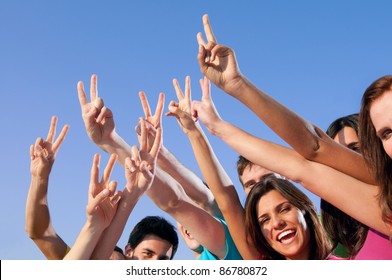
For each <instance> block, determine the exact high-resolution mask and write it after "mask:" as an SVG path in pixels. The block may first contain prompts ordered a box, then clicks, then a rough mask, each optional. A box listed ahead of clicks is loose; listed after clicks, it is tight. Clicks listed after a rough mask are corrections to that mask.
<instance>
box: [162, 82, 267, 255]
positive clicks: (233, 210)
mask: <svg viewBox="0 0 392 280" xmlns="http://www.w3.org/2000/svg"><path fill="white" fill-rule="evenodd" d="M186 84H187V86H186V91H187V92H186V93H185V97H184V95H183V93H182V91H181V90H180V88H179V86H178V83H174V85H175V88H176V93H177V97H178V99H179V101H180V102H181V101H182V100H183V99H184V98H186V99H189V102H190V79H189V78H187V79H186ZM201 86H202V91H203V92H204V91H209V81H208V80H206V79H205V80H202V81H201ZM169 111H170V113H169V115H173V116H175V117H176V118H177V119H178V123H179V124H180V126H181V128H182V129H183V130H184V132H185V134H186V135H187V136H188V138H189V140H190V142H191V145H192V148H193V151H194V154H195V157H196V160H197V162H198V164H199V167H200V169H201V172H202V174H203V177H204V179H205V180H206V182H207V185H208V186H209V188H210V190H211V191H212V193H213V195H214V197H215V199H216V201H217V203H218V206H219V209H220V210H221V212H222V214H223V217H224V218H225V220H226V222H227V225H228V228H229V231H230V234H231V237H232V238H233V240H234V242H235V244H236V246H237V249H238V251H239V252H240V254H241V256H242V257H243V258H244V259H257V258H258V257H259V256H260V253H259V252H257V251H256V250H255V249H254V247H253V246H252V245H251V244H249V243H248V242H247V241H246V232H245V226H244V225H245V213H244V209H243V207H242V205H241V202H240V200H239V197H238V194H237V192H236V190H235V188H234V186H233V183H232V181H231V179H230V178H229V177H228V175H227V174H226V172H225V170H224V169H223V167H222V165H221V164H220V162H219V161H218V159H217V157H216V156H215V153H214V151H213V149H212V148H211V146H210V144H209V142H208V139H207V137H206V136H205V135H204V133H203V131H202V129H201V127H200V126H199V125H198V124H197V123H195V122H194V120H193V119H192V112H191V108H190V106H189V105H188V106H183V104H182V103H181V104H180V103H178V102H174V101H172V102H171V103H170V105H169ZM197 113H198V112H197Z"/></svg>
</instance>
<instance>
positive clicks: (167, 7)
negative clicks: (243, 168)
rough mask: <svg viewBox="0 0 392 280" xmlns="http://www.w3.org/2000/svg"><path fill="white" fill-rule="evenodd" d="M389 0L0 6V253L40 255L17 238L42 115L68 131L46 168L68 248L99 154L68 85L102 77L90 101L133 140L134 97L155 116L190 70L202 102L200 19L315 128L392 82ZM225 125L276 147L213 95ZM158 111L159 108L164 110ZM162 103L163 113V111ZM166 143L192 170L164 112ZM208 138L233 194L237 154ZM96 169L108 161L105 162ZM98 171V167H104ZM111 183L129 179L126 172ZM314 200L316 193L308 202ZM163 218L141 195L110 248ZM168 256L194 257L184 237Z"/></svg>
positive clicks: (237, 109)
mask: <svg viewBox="0 0 392 280" xmlns="http://www.w3.org/2000/svg"><path fill="white" fill-rule="evenodd" d="M391 10H392V2H390V1H366V2H365V1H354V0H351V1H337V0H329V1H310V0H309V1H230V0H224V1H223V0H222V1H220V0H219V1H178V0H177V1H173V0H167V1H151V0H145V1H125V0H123V1H105V0H103V1H91V0H86V1H76V0H68V1H58V0H47V1H42V0H41V1H27V0H26V1H20V0H2V1H0V94H1V105H2V106H1V107H2V108H1V111H2V112H1V114H0V128H1V138H0V139H1V140H0V141H1V146H2V147H3V148H2V155H1V157H0V170H1V178H2V180H3V184H2V188H1V189H2V195H1V196H0V210H1V211H0V213H1V214H0V222H1V232H0V259H28V260H29V259H44V256H43V255H42V254H41V253H40V251H39V250H38V249H37V247H36V246H35V244H34V243H33V242H32V241H31V240H30V239H29V238H28V236H27V234H26V233H25V230H24V222H25V220H24V219H25V215H24V211H25V202H26V197H27V192H28V188H29V183H30V172H29V164H30V158H29V146H30V144H32V143H34V142H35V139H36V138H37V137H38V136H42V137H46V134H47V131H48V128H49V123H50V119H51V116H52V115H57V116H58V118H59V122H58V126H59V127H60V128H61V127H62V126H63V125H64V124H69V125H70V130H69V133H68V135H67V138H66V139H65V142H64V143H63V145H62V147H61V149H60V152H59V154H58V156H57V159H56V162H55V164H54V167H53V169H52V174H51V177H50V182H49V184H50V185H49V206H50V210H51V216H52V221H53V224H54V227H55V229H56V231H57V232H58V233H59V235H60V236H61V237H62V238H63V239H64V240H65V241H66V242H67V243H68V244H69V245H72V244H73V242H74V240H75V238H76V236H77V235H78V233H79V230H80V229H81V227H82V225H83V224H84V222H85V219H86V214H85V206H86V202H87V189H88V183H89V172H90V167H91V163H92V158H93V155H94V153H96V152H100V150H99V149H98V148H97V147H96V146H95V145H94V144H93V143H92V142H91V141H90V140H89V138H88V137H87V134H86V132H85V129H84V125H83V121H82V117H81V111H80V106H79V102H78V98H77V91H76V84H77V82H78V81H79V80H82V81H83V82H84V83H85V85H86V87H88V84H89V80H90V76H91V74H93V73H96V74H97V75H98V78H99V94H100V96H101V97H102V98H103V99H104V101H105V104H106V105H107V106H108V107H109V108H110V109H112V111H113V113H114V117H115V121H116V129H117V131H118V132H119V134H121V135H122V136H123V138H124V139H125V140H126V141H127V142H128V143H130V144H131V145H135V144H137V139H136V137H135V135H134V129H133V127H134V126H135V125H136V123H137V118H138V117H139V116H142V115H143V112H142V109H141V105H140V102H139V98H138V92H139V91H141V90H143V91H145V92H146V94H147V96H148V98H149V100H150V103H151V105H152V107H154V108H155V104H156V100H157V97H158V94H159V92H164V93H165V94H166V105H167V104H168V103H169V101H170V100H172V99H175V98H176V96H175V93H174V90H173V87H172V79H173V78H177V79H179V81H180V82H181V85H183V84H184V79H185V76H186V75H190V76H191V79H192V84H193V87H192V89H193V91H192V94H193V99H200V90H199V85H198V82H197V81H198V79H199V78H201V77H202V75H201V73H200V70H199V66H198V63H197V59H196V56H197V51H198V45H197V41H196V34H197V32H199V31H203V25H202V15H203V14H205V13H208V14H209V16H210V20H211V24H212V27H213V29H214V33H215V35H216V37H217V39H218V42H220V43H222V44H225V45H228V46H230V47H232V48H234V50H235V52H236V56H237V59H238V62H239V66H240V69H241V71H242V72H243V73H244V74H245V75H246V76H247V77H248V78H249V79H250V80H251V81H252V82H253V83H254V84H256V85H257V86H258V87H260V88H261V89H263V90H264V91H266V92H267V93H268V94H270V95H271V96H272V97H273V98H275V99H277V100H278V101H279V102H281V103H283V104H284V105H286V106H287V107H289V108H290V109H292V110H293V111H295V112H296V113H298V114H299V115H301V116H302V117H304V118H306V119H308V120H310V121H311V122H313V123H315V124H317V125H318V126H319V127H320V128H322V129H323V130H325V129H326V128H327V127H328V125H329V123H330V122H331V121H333V120H334V119H336V118H338V117H341V116H343V115H347V114H351V113H354V112H358V110H359V105H360V100H361V97H362V94H363V92H364V90H365V89H366V87H367V86H368V85H370V83H371V82H372V81H374V80H375V79H377V78H379V77H381V76H383V75H386V74H391V72H390V69H391V65H392V59H391V45H392V36H391V20H390V18H391V17H390V11H391ZM212 97H213V100H214V102H215V105H216V107H217V109H218V111H219V113H220V115H221V117H222V118H223V119H225V120H226V121H229V122H231V123H233V124H235V125H237V126H239V127H241V128H243V129H245V130H247V131H249V132H251V133H253V134H255V135H257V136H260V137H264V138H265V139H268V140H271V141H275V142H278V143H281V144H284V143H283V142H282V141H281V140H280V139H279V138H278V137H277V136H276V135H275V134H274V133H273V132H272V131H271V130H270V129H269V128H268V127H266V126H265V125H264V124H263V123H262V122H261V121H260V120H259V119H258V118H257V117H256V116H255V115H254V114H253V113H252V112H250V111H249V110H248V109H247V108H246V107H244V106H243V105H242V104H241V103H239V102H238V101H237V100H235V99H234V98H232V97H230V96H229V95H227V94H225V93H224V92H222V91H220V90H218V89H217V88H216V87H214V86H213V87H212ZM166 107H167V106H166ZM166 111H167V109H165V112H166ZM163 125H164V144H165V145H166V146H167V147H168V148H169V149H170V150H171V151H172V152H173V153H174V154H175V155H176V156H177V157H178V159H179V160H180V161H181V162H182V163H184V164H185V165H186V166H188V167H189V168H190V169H192V170H193V171H195V172H196V173H197V174H200V171H199V168H198V166H197V164H196V161H195V159H194V157H193V153H192V150H191V147H190V144H189V142H188V140H187V139H186V137H185V136H184V135H183V133H182V131H181V130H180V128H179V127H178V125H177V122H176V121H175V119H173V118H169V117H164V120H163ZM208 136H209V139H210V141H211V143H212V145H213V147H214V149H215V152H216V154H217V156H218V158H219V159H220V161H221V163H222V165H223V166H224V168H225V169H226V171H227V172H228V174H229V175H230V177H231V178H232V180H233V182H234V183H235V184H236V186H237V187H238V188H237V189H238V190H239V192H240V197H241V200H242V201H244V196H243V194H242V192H241V188H240V187H239V186H240V184H239V181H238V179H237V175H236V169H235V163H236V160H237V157H238V155H237V154H236V153H235V152H233V151H232V150H230V149H229V148H228V147H227V146H225V145H224V143H223V142H221V141H220V140H219V139H216V138H214V137H212V136H211V135H209V134H208ZM101 154H102V155H103V157H102V162H103V163H104V164H106V161H107V158H108V157H107V155H105V154H104V153H103V152H101ZM101 165H102V164H101ZM112 178H113V179H116V180H117V181H118V182H119V188H123V187H124V184H125V179H124V174H123V170H122V167H121V166H120V165H118V164H117V165H116V167H115V170H114V172H113V174H112ZM310 197H311V198H312V200H313V201H314V202H315V204H316V205H318V204H319V199H318V198H317V197H315V196H313V195H310ZM146 215H163V216H164V217H167V218H168V219H169V220H170V221H173V219H171V218H170V217H168V216H167V215H166V214H165V213H163V212H161V211H160V210H159V209H158V208H157V207H156V206H155V205H154V204H152V203H151V202H150V200H149V199H148V198H147V197H143V198H142V200H141V201H140V202H139V204H138V205H137V207H136V208H135V210H134V212H133V213H132V215H131V217H130V219H129V221H128V224H127V226H126V229H125V230H124V234H123V237H122V238H121V239H120V241H119V243H118V245H119V246H121V247H124V246H125V244H126V240H127V237H128V234H129V232H130V230H131V229H132V228H133V226H134V224H135V223H136V222H138V221H139V220H140V219H141V218H143V217H144V216H146ZM180 242H181V243H180V246H179V250H178V253H177V256H176V257H175V259H193V255H192V254H191V252H190V251H189V250H188V249H187V247H186V246H185V245H184V244H183V243H182V240H180Z"/></svg>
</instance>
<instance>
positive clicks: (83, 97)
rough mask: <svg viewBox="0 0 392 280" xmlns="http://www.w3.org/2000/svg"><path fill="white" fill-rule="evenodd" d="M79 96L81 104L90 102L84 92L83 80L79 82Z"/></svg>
mask: <svg viewBox="0 0 392 280" xmlns="http://www.w3.org/2000/svg"><path fill="white" fill-rule="evenodd" d="M78 98H79V103H80V106H83V105H86V104H87V103H88V101H87V98H86V93H85V92H84V86H83V82H82V81H79V82H78Z"/></svg>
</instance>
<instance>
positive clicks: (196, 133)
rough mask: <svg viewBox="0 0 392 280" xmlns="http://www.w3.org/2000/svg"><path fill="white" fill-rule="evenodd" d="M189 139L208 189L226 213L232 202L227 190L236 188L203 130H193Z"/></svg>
mask: <svg viewBox="0 0 392 280" xmlns="http://www.w3.org/2000/svg"><path fill="white" fill-rule="evenodd" d="M188 138H189V140H190V143H191V145H192V149H193V152H194V154H195V157H196V160H197V163H198V165H199V167H200V170H201V173H202V174H203V177H204V179H205V181H206V183H207V185H208V187H209V188H210V190H211V191H212V193H213V195H214V197H215V199H216V200H217V202H218V206H219V208H220V210H221V211H225V210H224V208H227V207H230V201H228V200H229V199H228V198H227V197H226V196H227V191H226V188H234V186H233V183H232V181H231V179H230V178H229V176H228V175H227V173H226V171H225V170H224V169H223V167H222V165H221V164H220V162H219V161H218V159H217V158H216V156H215V153H214V151H213V150H212V148H211V146H210V145H209V142H208V139H207V137H206V136H205V134H204V133H203V131H202V130H201V129H197V130H193V131H192V132H191V133H189V134H188ZM221 198H225V199H221ZM226 203H228V204H226Z"/></svg>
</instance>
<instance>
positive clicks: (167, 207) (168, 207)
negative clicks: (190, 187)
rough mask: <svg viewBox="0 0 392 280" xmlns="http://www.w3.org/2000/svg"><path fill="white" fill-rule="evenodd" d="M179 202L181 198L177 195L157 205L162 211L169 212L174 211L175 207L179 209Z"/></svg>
mask: <svg viewBox="0 0 392 280" xmlns="http://www.w3.org/2000/svg"><path fill="white" fill-rule="evenodd" d="M181 202H182V200H181V199H180V198H179V197H177V196H174V197H172V198H171V199H170V200H168V201H167V202H166V203H163V204H160V205H158V206H159V208H160V209H161V210H162V211H164V212H166V213H168V214H170V213H173V212H176V211H177V209H179V208H180V207H181Z"/></svg>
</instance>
